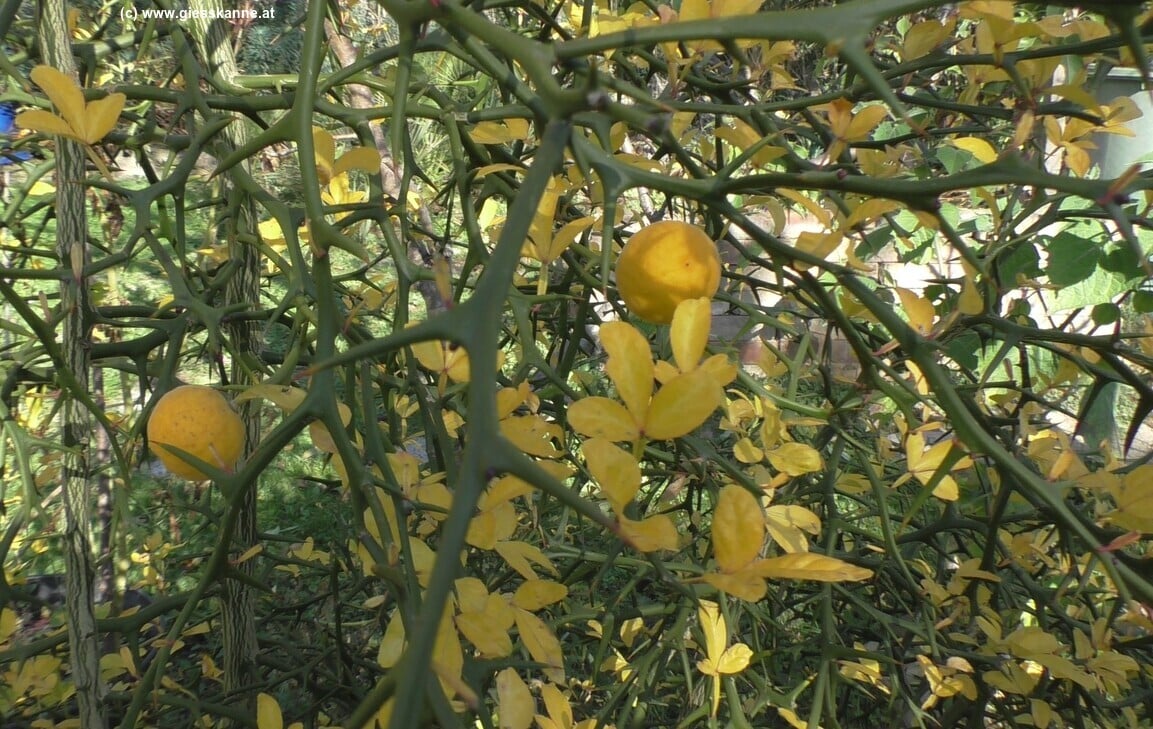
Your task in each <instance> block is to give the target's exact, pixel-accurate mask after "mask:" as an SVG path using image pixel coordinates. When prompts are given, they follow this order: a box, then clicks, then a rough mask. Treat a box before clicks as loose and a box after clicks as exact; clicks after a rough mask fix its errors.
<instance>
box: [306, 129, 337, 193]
mask: <svg viewBox="0 0 1153 729" xmlns="http://www.w3.org/2000/svg"><path fill="white" fill-rule="evenodd" d="M312 151H313V154H315V155H316V172H317V175H318V177H319V178H320V184H322V185H327V184H328V183H329V181H330V180H332V178H333V177H334V176H335V175H336V140H334V139H333V138H332V135H331V134H329V133H328V130H326V129H324V128H322V127H313V128H312Z"/></svg>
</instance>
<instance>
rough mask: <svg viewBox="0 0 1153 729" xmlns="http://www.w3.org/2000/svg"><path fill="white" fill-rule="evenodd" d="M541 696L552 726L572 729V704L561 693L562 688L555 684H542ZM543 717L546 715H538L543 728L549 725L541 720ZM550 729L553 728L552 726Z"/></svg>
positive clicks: (538, 720)
mask: <svg viewBox="0 0 1153 729" xmlns="http://www.w3.org/2000/svg"><path fill="white" fill-rule="evenodd" d="M540 697H541V700H542V701H544V708H545V712H546V713H548V721H550V722H551V723H552V727H555V729H572V726H573V714H572V706H571V705H569V701H568V699H567V698H565V695H564V694H563V693H561V690H560V689H559V688H557V687H556V685H554V684H551V683H546V684H545V685H544V686H541V689H540ZM542 718H545V717H540V716H538V717H537V722H538V723H540V724H541V726H542V728H543V727H545V726H547V725H546V724H545V723H543V722H541V719H542ZM550 729H552V728H551V727H550Z"/></svg>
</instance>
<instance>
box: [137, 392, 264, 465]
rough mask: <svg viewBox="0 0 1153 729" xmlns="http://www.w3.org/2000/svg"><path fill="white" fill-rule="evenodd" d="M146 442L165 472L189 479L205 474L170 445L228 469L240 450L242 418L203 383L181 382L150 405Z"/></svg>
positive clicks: (241, 448) (242, 428) (242, 440)
mask: <svg viewBox="0 0 1153 729" xmlns="http://www.w3.org/2000/svg"><path fill="white" fill-rule="evenodd" d="M146 430H147V433H148V442H149V443H150V444H151V446H152V450H153V452H154V453H155V454H156V457H157V458H159V459H160V462H161V463H163V464H164V466H165V468H167V469H168V471H169V473H171V474H172V475H174V476H177V477H179V478H185V479H188V480H190V481H203V480H205V479H207V478H208V476H207V474H205V473H204V472H202V471H201V470H200V469H199V468H197V467H196V466H194V465H192V464H191V463H189V462H187V461H185V460H184V458H183V457H181V456H180V455H178V454H177V453H176V452H175V451H173V450H171V449H169V448H166V447H165V446H173V447H175V448H179V449H180V450H182V451H186V452H187V453H189V454H191V455H193V456H195V457H196V458H199V459H200V460H202V461H204V462H205V463H210V464H212V465H214V466H216V467H218V468H219V469H220V470H222V471H231V470H232V468H233V467H234V466H235V465H236V461H237V459H239V458H240V455H241V453H242V452H243V450H244V421H243V420H241V418H240V416H239V415H237V414H236V411H235V410H233V409H232V406H231V405H229V404H228V400H226V399H225V397H224V396H223V395H221V394H220V393H219V392H217V391H216V390H213V389H212V388H211V387H206V386H204V385H181V386H180V387H177V388H174V389H172V390H170V391H168V392H167V393H165V394H164V396H163V397H161V398H160V399H159V400H158V401H157V402H156V405H155V406H154V407H153V408H152V414H151V415H149V417H148V425H147V428H146Z"/></svg>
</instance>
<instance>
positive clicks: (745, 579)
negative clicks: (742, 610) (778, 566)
mask: <svg viewBox="0 0 1153 729" xmlns="http://www.w3.org/2000/svg"><path fill="white" fill-rule="evenodd" d="M701 579H702V580H704V581H705V582H707V583H708V584H710V585H712V586H713V587H715V588H716V589H718V590H720V591H721V592H724V593H725V594H728V595H732V596H733V597H735V598H737V599H738V600H744V601H746V602H760V601H761V600H763V599H764V597H765V594H766V593H767V592H768V591H769V588H768V585H767V584H766V583H765V578H763V577H760V576H758V575H755V574H752V573H750V572H749V571H747V570H743V571H741V572H734V573H732V574H723V573H720V572H709V573H707V574H705V575H703V576H702V577H701Z"/></svg>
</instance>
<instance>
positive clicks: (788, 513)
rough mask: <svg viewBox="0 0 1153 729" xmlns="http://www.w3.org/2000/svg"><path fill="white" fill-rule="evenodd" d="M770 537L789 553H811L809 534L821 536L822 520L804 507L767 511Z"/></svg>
mask: <svg viewBox="0 0 1153 729" xmlns="http://www.w3.org/2000/svg"><path fill="white" fill-rule="evenodd" d="M765 523H766V526H767V527H768V530H769V536H770V537H772V539H773V541H774V542H776V543H777V544H778V545H780V547H781V549H783V550H785V551H786V552H788V553H790V554H791V553H795V552H807V551H809V539H808V537H807V536H805V535H806V533H807V534H813V535H816V534H820V532H821V519H820V517H818V516H817V515H816V514H814V513H813V512H811V511H809V510H808V509H806V508H805V507H803V506H795V505H779V506H770V507H769V508H768V509H766V510H765Z"/></svg>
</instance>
